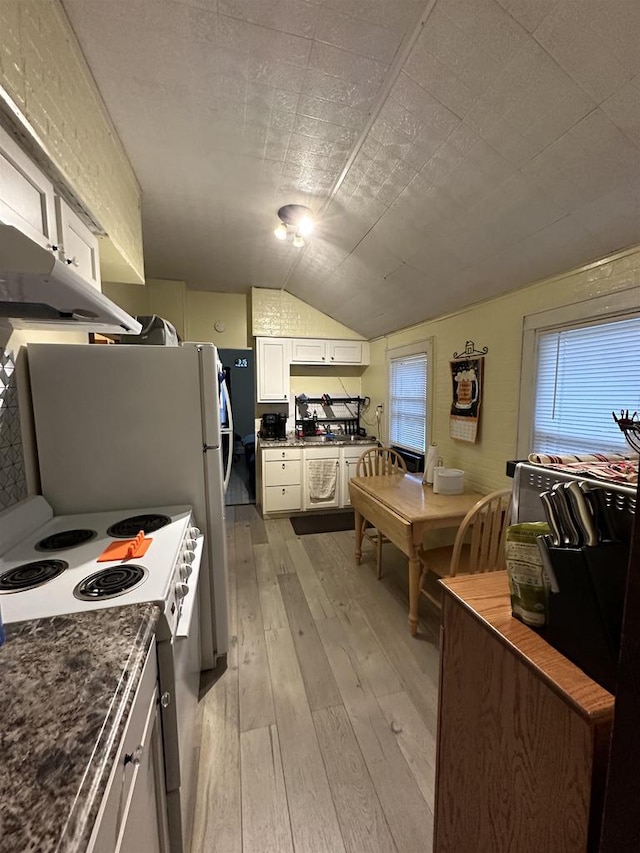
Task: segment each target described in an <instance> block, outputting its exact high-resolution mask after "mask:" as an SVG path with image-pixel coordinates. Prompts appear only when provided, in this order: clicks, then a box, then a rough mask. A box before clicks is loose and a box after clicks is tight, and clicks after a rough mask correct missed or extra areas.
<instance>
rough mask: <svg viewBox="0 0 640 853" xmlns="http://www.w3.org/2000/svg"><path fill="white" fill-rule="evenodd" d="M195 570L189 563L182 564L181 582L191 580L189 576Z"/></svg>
mask: <svg viewBox="0 0 640 853" xmlns="http://www.w3.org/2000/svg"><path fill="white" fill-rule="evenodd" d="M192 571H193V569H192V568H191V566H190V565H189V563H180V580H183V581H186V580H188V579H189V575H190V574H191V572H192Z"/></svg>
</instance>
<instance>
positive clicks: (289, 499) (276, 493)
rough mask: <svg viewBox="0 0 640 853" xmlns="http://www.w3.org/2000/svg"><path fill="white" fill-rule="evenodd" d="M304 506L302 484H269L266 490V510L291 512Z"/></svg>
mask: <svg viewBox="0 0 640 853" xmlns="http://www.w3.org/2000/svg"><path fill="white" fill-rule="evenodd" d="M301 506H302V487H301V486H299V485H298V486H267V488H266V489H265V490H264V511H265V512H289V511H291V510H296V509H300V508H301Z"/></svg>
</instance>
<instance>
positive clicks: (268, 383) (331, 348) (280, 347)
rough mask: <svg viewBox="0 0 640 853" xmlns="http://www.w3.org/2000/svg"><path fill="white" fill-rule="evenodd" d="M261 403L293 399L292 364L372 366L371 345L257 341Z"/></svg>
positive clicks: (354, 342) (283, 339) (274, 339)
mask: <svg viewBox="0 0 640 853" xmlns="http://www.w3.org/2000/svg"><path fill="white" fill-rule="evenodd" d="M256 343H257V351H256V362H257V386H258V402H259V403H281V402H287V401H288V399H289V371H290V368H291V365H292V364H316V365H317V364H324V365H327V366H344V365H352V366H353V365H361V366H366V365H367V364H369V344H368V342H367V341H336V340H321V339H315V338H256Z"/></svg>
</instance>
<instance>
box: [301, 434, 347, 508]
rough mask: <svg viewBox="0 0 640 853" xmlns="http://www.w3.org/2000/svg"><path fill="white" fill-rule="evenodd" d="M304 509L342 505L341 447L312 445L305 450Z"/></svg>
mask: <svg viewBox="0 0 640 853" xmlns="http://www.w3.org/2000/svg"><path fill="white" fill-rule="evenodd" d="M303 486H304V509H305V510H314V509H331V508H333V507H338V506H340V448H339V447H311V448H308V449H307V448H305V450H304V476H303Z"/></svg>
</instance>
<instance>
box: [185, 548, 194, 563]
mask: <svg viewBox="0 0 640 853" xmlns="http://www.w3.org/2000/svg"><path fill="white" fill-rule="evenodd" d="M195 558H196V552H195V551H190V550H189V549H188V548H185V549H184V551H183V552H182V559H183V560H184V562H185V563H193V561H194V560H195Z"/></svg>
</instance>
